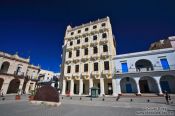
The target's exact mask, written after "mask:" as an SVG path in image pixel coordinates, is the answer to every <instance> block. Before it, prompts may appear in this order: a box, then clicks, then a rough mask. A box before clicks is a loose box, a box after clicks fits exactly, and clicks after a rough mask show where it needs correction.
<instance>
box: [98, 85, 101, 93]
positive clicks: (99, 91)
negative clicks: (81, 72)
mask: <svg viewBox="0 0 175 116" xmlns="http://www.w3.org/2000/svg"><path fill="white" fill-rule="evenodd" d="M98 88H99V90H98V94H100V93H101V90H100V83H98Z"/></svg>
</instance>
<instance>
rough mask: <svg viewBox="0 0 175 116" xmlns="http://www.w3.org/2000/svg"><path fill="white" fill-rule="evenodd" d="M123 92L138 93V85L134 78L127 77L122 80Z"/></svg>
mask: <svg viewBox="0 0 175 116" xmlns="http://www.w3.org/2000/svg"><path fill="white" fill-rule="evenodd" d="M120 87H121V92H122V93H137V85H136V82H135V80H134V79H133V78H131V77H125V78H123V79H121V81H120Z"/></svg>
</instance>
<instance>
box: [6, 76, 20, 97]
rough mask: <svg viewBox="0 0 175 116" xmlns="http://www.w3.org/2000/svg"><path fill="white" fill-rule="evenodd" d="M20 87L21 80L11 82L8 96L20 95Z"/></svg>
mask: <svg viewBox="0 0 175 116" xmlns="http://www.w3.org/2000/svg"><path fill="white" fill-rule="evenodd" d="M19 86H20V80H19V79H13V80H11V81H10V84H9V87H8V90H7V94H10V93H18V90H19Z"/></svg>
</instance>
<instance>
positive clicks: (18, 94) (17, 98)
mask: <svg viewBox="0 0 175 116" xmlns="http://www.w3.org/2000/svg"><path fill="white" fill-rule="evenodd" d="M20 93H21V90H20V89H18V91H17V95H16V96H15V99H16V100H20V99H21V96H20Z"/></svg>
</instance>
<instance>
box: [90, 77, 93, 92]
mask: <svg viewBox="0 0 175 116" xmlns="http://www.w3.org/2000/svg"><path fill="white" fill-rule="evenodd" d="M92 87H93V79H92V78H91V76H90V78H89V95H91V89H90V88H92Z"/></svg>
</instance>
